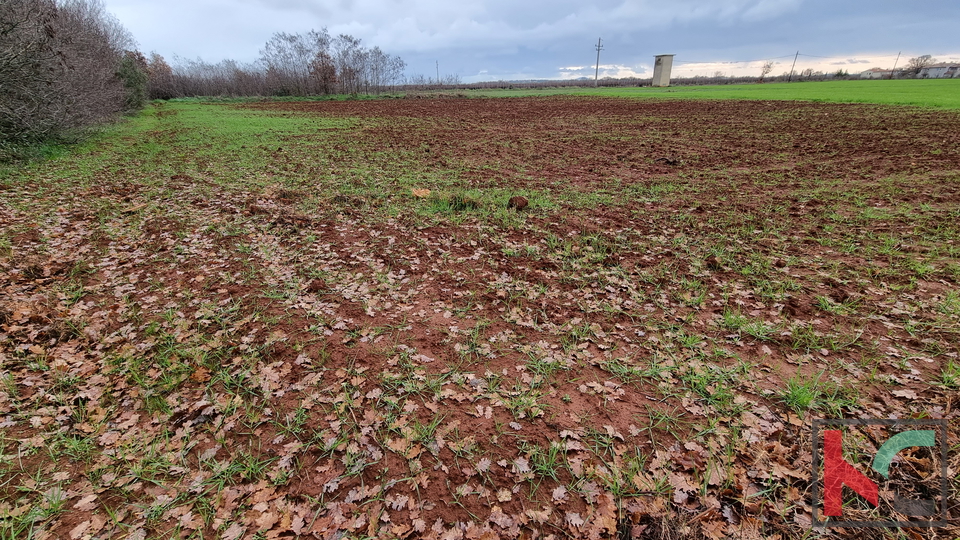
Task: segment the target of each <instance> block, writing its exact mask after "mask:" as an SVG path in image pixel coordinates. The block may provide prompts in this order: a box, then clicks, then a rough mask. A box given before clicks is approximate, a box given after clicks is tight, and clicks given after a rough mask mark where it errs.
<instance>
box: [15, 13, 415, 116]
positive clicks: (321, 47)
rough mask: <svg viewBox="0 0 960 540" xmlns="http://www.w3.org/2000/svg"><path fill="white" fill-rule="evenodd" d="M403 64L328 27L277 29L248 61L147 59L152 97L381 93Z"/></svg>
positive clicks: (395, 79)
mask: <svg viewBox="0 0 960 540" xmlns="http://www.w3.org/2000/svg"><path fill="white" fill-rule="evenodd" d="M0 1H2V0H0ZM405 67H406V64H405V63H404V61H403V60H402V59H401V58H400V57H399V56H393V55H390V54H387V53H385V52H384V51H382V50H381V49H380V47H373V48H372V49H368V48H366V47H364V46H363V45H362V44H361V42H360V40H359V39H357V38H355V37H353V36H349V35H346V34H340V35H338V36H336V37H331V36H330V34H329V33H328V32H327V29H326V28H324V29H322V30H320V31H319V32H318V31H310V32H307V33H306V34H288V33H284V32H280V33H277V34H274V35H273V37H272V38H271V39H270V41H268V42H267V43H266V45H264V47H263V49H262V50H261V51H260V58H259V59H258V60H257V61H256V62H253V63H249V64H241V63H239V62H236V61H234V60H222V61H220V62H217V63H209V62H206V61H204V60H201V59H197V60H185V59H182V58H176V59H174V65H173V66H171V65H170V64H168V63H167V61H166V60H165V59H164V58H163V57H162V56H160V55H158V54H156V53H154V54H152V55H151V56H150V58H149V59H147V60H145V69H146V72H147V75H148V81H149V84H148V88H149V95H150V97H151V98H153V99H170V98H176V97H194V96H312V95H321V94H377V93H380V92H382V91H383V90H384V89H386V88H388V87H392V86H394V85H397V84H399V83H400V82H402V80H403V72H404V68H405Z"/></svg>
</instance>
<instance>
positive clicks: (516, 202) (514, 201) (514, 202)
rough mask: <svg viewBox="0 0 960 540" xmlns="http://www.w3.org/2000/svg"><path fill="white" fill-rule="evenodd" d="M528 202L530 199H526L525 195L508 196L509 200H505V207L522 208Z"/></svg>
mask: <svg viewBox="0 0 960 540" xmlns="http://www.w3.org/2000/svg"><path fill="white" fill-rule="evenodd" d="M529 204H530V201H528V200H527V198H526V197H521V196H519V195H517V196H515V197H510V201H508V202H507V208H513V209H516V210H523V209H524V208H526V207H527V206H528V205H529Z"/></svg>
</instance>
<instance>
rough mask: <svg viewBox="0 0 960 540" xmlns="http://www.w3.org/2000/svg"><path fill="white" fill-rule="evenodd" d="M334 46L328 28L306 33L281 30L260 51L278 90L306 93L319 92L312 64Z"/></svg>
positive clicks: (298, 93)
mask: <svg viewBox="0 0 960 540" xmlns="http://www.w3.org/2000/svg"><path fill="white" fill-rule="evenodd" d="M329 47H330V35H329V34H328V33H327V29H326V28H324V29H322V30H321V31H319V32H317V31H315V30H311V31H310V32H308V33H306V34H287V33H285V32H278V33H276V34H274V35H273V37H272V38H271V39H270V41H268V42H267V44H266V45H265V46H264V48H263V49H262V50H261V51H260V61H261V62H262V63H263V65H264V67H265V68H266V70H267V78H268V80H269V81H270V83H269V84H270V85H271V87H272V89H273V91H274V93H275V94H284V95H296V96H306V95H309V94H312V93H315V91H316V88H315V86H314V81H315V77H314V76H313V75H312V73H311V71H312V70H311V64H312V62H313V61H314V60H315V59H316V57H317V55H319V54H324V53H326V52H327V51H328V49H329Z"/></svg>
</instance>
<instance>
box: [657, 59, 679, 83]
mask: <svg viewBox="0 0 960 540" xmlns="http://www.w3.org/2000/svg"><path fill="white" fill-rule="evenodd" d="M673 56H674V55H672V54H660V55H657V56H656V57H655V58H656V60H655V61H654V63H653V86H670V70H671V69H672V68H673Z"/></svg>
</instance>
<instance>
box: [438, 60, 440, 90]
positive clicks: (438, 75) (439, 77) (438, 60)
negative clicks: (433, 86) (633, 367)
mask: <svg viewBox="0 0 960 540" xmlns="http://www.w3.org/2000/svg"><path fill="white" fill-rule="evenodd" d="M437 86H440V61H439V60H437Z"/></svg>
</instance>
